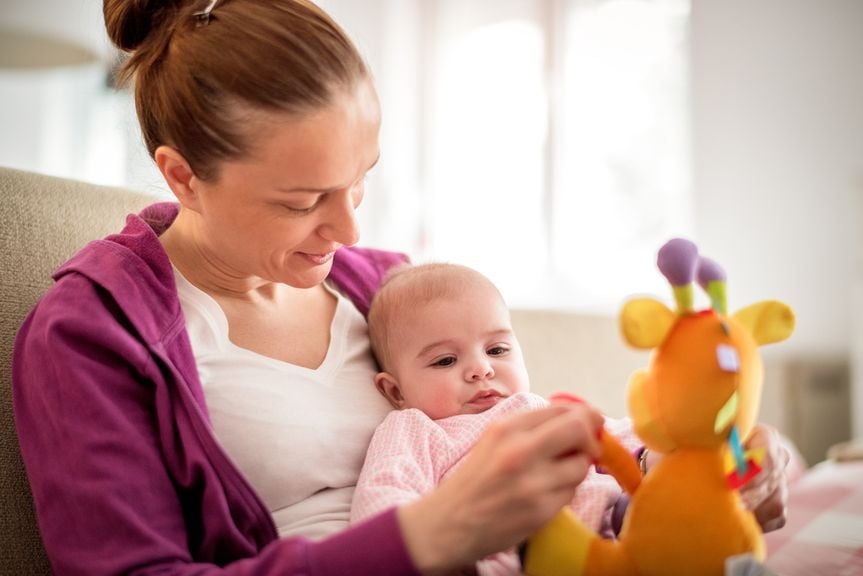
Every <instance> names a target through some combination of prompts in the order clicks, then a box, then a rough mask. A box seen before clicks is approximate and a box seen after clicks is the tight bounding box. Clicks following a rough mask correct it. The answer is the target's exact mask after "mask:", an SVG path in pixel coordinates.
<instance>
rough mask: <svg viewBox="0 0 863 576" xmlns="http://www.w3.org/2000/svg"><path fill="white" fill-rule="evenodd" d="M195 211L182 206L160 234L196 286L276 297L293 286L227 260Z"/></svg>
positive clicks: (217, 294) (247, 297)
mask: <svg viewBox="0 0 863 576" xmlns="http://www.w3.org/2000/svg"><path fill="white" fill-rule="evenodd" d="M194 220H195V215H194V214H190V213H189V211H188V210H186V209H184V208H182V207H181V208H180V212H179V214H178V215H177V218H176V219H175V220H174V222H173V223H172V224H171V226H170V227H169V228H168V229H167V230H165V232H164V233H163V234H162V235H161V236H160V237H159V241H160V242H161V243H162V247H163V248H164V249H165V252H167V254H168V257H169V258H170V260H171V263H172V264H173V265H174V266H175V267H176V268H177V270H179V271H180V274H182V275H183V277H184V278H185V279H186V280H188V281H189V282H191V283H192V284H193V285H194V286H196V287H197V288H199V289H200V290H203V291H204V292H206V293H207V294H209V295H210V296H212V297H214V298H219V299H220V298H229V299H233V300H241V301H248V302H254V301H272V300H274V299H276V298H277V296H278V295H284V294H285V292H286V289H288V290H287V291H291V289H290V287H289V286H286V285H282V284H279V283H277V282H272V281H269V280H265V279H263V278H259V277H257V276H250V275H247V274H242V273H240V272H239V271H237V270H233V269H231V267H230V266H227V265H226V264H224V263H223V262H222V261H221V260H220V259H219V258H218V256H216V255H215V254H214V253H213V251H212V250H211V249H210V248H209V246H208V244H207V242H206V239H205V238H204V235H203V234H201V233H200V232H199V231H198V229H197V227H196V226H195V221H194Z"/></svg>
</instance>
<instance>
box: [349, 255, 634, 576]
mask: <svg viewBox="0 0 863 576" xmlns="http://www.w3.org/2000/svg"><path fill="white" fill-rule="evenodd" d="M369 332H370V338H371V343H372V350H373V352H374V354H375V356H376V357H377V359H378V363H379V365H380V369H381V372H379V373H378V374H377V375H376V377H375V386H377V388H378V390H379V391H380V392H381V393H382V394H383V395H384V396H385V397H386V398H387V399H388V400H389V401H390V403H391V404H392V405H393V407H394V408H396V410H394V411H393V412H391V413H390V414H389V415H388V416H387V417H386V419H385V420H384V421H383V422H382V423H381V424H380V426H378V428H377V429H376V431H375V434H374V437H373V438H372V442H371V445H370V446H369V450H368V453H367V455H366V461H365V465H364V466H363V470H362V472H361V474H360V478H359V481H358V485H357V488H356V491H355V493H354V499H353V504H352V509H351V521H352V522H358V521H361V520H362V519H364V518H368V517H370V516H373V515H375V514H377V513H379V512H382V511H383V510H386V509H388V508H391V507H393V506H396V505H399V504H403V503H405V502H407V501H410V500H413V499H415V498H417V497H418V496H420V495H421V494H423V493H425V492H428V491H430V490H431V489H432V488H433V487H434V486H436V485H437V484H438V483H440V482H441V481H442V480H444V479H445V478H446V477H447V476H448V475H449V474H450V473H451V472H452V471H453V470H454V469H455V468H456V467H457V466H458V465H459V463H460V462H461V461H462V459H463V458H464V457H465V456H466V455H467V454H468V452H469V450H470V448H471V447H472V446H473V444H474V443H475V442H476V440H477V439H478V437H479V435H480V434H481V433H482V432H483V430H484V429H485V428H486V426H488V424H489V423H490V422H492V421H494V420H495V419H497V418H501V417H503V416H505V415H508V414H514V413H518V412H523V411H526V410H533V409H537V408H541V407H544V406H547V404H548V402H547V401H546V400H544V399H543V398H541V397H539V396H537V395H535V394H531V393H530V391H529V390H530V384H529V379H528V374H527V369H526V367H525V363H524V359H523V357H522V352H521V348H520V347H519V343H518V340H517V339H516V336H515V334H514V333H513V329H512V325H511V322H510V317H509V309H508V308H507V306H506V303H505V302H504V300H503V297H502V296H501V294H500V292H499V291H498V290H497V288H496V287H495V286H494V284H492V283H491V282H490V281H489V280H488V279H487V278H486V277H485V276H483V275H482V274H480V273H479V272H477V271H475V270H473V269H471V268H467V267H464V266H459V265H453V264H437V263H436V264H424V265H419V266H411V267H404V268H400V269H399V270H397V271H396V272H395V273H393V274H392V275H391V276H390V277H389V278H388V279H387V280H386V281H385V283H384V285H383V286H382V287H381V289H380V291H379V292H378V294H377V295H376V296H375V298H374V300H373V301H372V305H371V309H370V311H369ZM606 428H607V429H609V430H610V431H611V432H613V433H615V432H617V431H616V430H615V428H620V429H627V428H626V426H625V424H623V423H618V424H617V425H616V426H615V422H614V421H609V420H606ZM624 440H625V441H626V442H627V444H628V445H631V447H632V448H633V449H634V448H636V447H637V446H638V445H639V442H638V440H637V439H636V438H635V437H634V436H632V435H631V434H630V435H629V437H628V438H624ZM620 493H621V491H620V488H619V486H618V485H617V483H616V482H615V480H614V479H613V478H611V477H610V476H606V475H602V474H597V473H596V472H595V471H594V470H591V473H590V474H589V475H588V476H587V478H586V479H585V480H584V482H583V483H582V484H581V485H580V486H579V488H578V489H577V490H576V494H575V498H574V500H573V508H574V510H575V512H576V513H577V514H578V515H579V516H580V517H581V518H582V519H583V520H584V521H585V522H586V523H587V524H588V525H590V526H592V527H593V528H594V529H596V530H601V529H602V528H603V526H604V525H607V524H608V516H609V514H608V512H609V511H610V509H611V507H612V506H613V505H614V502H616V501H617V499H618V497H619V496H620ZM477 570H478V572H479V573H480V574H482V575H491V574H520V573H521V568H520V565H519V562H518V558H517V556H516V554H515V553H514V552H508V553H501V554H496V555H494V556H492V557H489V558H487V559H485V560H483V561H482V562H480V563H479V564H478V566H477Z"/></svg>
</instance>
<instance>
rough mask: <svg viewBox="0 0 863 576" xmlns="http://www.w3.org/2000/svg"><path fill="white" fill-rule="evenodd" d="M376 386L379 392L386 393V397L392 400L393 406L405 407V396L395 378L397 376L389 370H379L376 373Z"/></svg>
mask: <svg viewBox="0 0 863 576" xmlns="http://www.w3.org/2000/svg"><path fill="white" fill-rule="evenodd" d="M375 387H376V388H377V389H378V392H380V393H381V394H383V395H384V398H386V399H387V400H389V401H390V404H392V405H393V408H397V409H401V408H404V405H405V397H404V396H402V390H401V388H399V383H398V381H397V380H396V379H395V376H393V375H392V374H390V373H389V372H378V373H377V374H376V375H375Z"/></svg>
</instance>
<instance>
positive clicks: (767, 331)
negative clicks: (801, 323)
mask: <svg viewBox="0 0 863 576" xmlns="http://www.w3.org/2000/svg"><path fill="white" fill-rule="evenodd" d="M733 317H734V319H735V320H737V321H738V322H740V324H742V325H743V326H744V327H745V328H746V329H747V330H749V333H750V334H752V338H753V339H754V340H755V341H756V342H757V343H758V345H759V346H761V345H763V344H773V343H775V342H782V341H783V340H785V339H787V338H788V337H789V336H791V333H792V332H794V325H795V323H796V319H795V317H794V311H793V310H791V308H790V307H789V306H788V305H787V304H785V303H783V302H779V301H778V300H764V301H763V302H757V303H755V304H752V305H750V306H747V307H746V308H743V309H742V310H738V311H737V312H735V313H734V316H733Z"/></svg>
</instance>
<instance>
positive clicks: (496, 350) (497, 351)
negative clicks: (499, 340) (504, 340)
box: [486, 346, 509, 356]
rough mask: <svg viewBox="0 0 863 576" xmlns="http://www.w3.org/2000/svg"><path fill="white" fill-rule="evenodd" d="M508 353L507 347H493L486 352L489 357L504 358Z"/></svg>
mask: <svg viewBox="0 0 863 576" xmlns="http://www.w3.org/2000/svg"><path fill="white" fill-rule="evenodd" d="M507 352H509V348H507V347H506V346H492V347H491V348H489V349H488V350H486V354H488V355H489V356H503V355H504V354H506V353H507Z"/></svg>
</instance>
